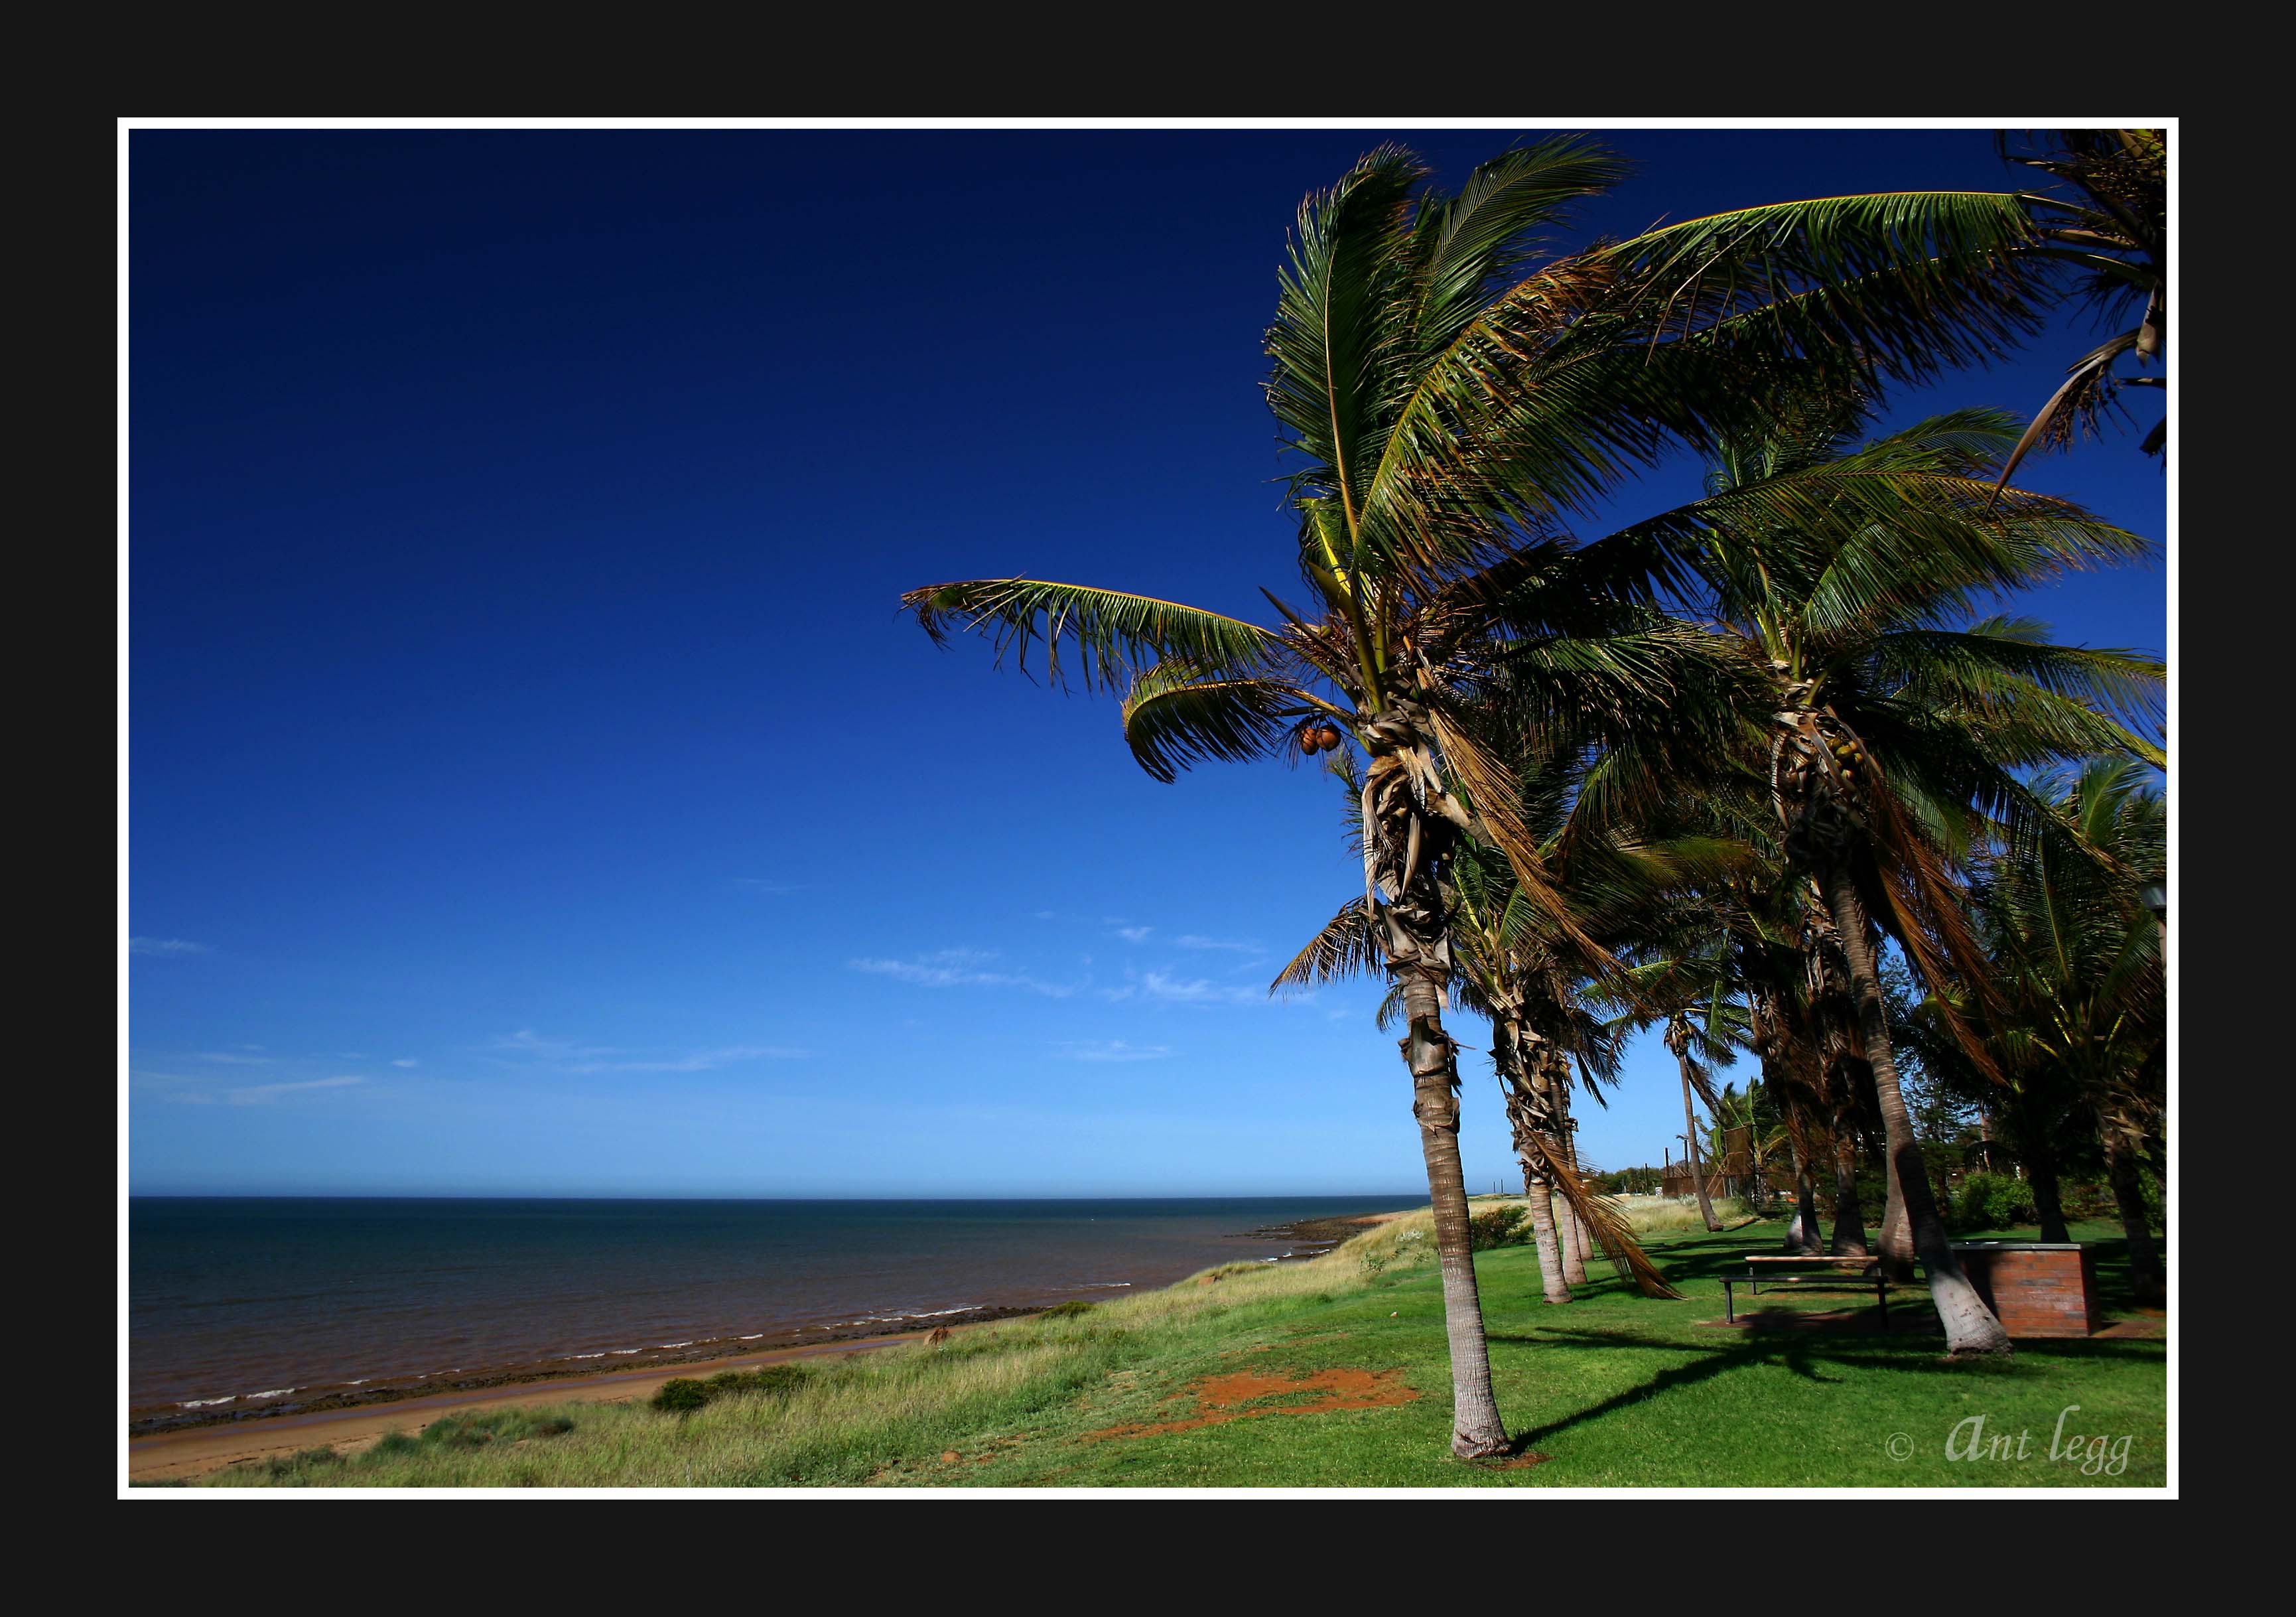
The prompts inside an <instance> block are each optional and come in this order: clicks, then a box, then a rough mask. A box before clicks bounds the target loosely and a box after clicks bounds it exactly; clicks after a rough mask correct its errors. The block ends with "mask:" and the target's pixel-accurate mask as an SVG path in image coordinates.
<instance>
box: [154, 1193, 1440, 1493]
mask: <svg viewBox="0 0 2296 1617" xmlns="http://www.w3.org/2000/svg"><path fill="white" fill-rule="evenodd" d="M1403 1217H1406V1212H1385V1213H1360V1214H1343V1215H1340V1216H1337V1217H1326V1218H1311V1219H1298V1220H1295V1221H1293V1222H1292V1223H1289V1224H1280V1225H1272V1226H1267V1227H1262V1228H1259V1229H1252V1230H1242V1231H1238V1232H1236V1233H1234V1235H1230V1236H1229V1237H1227V1238H1228V1239H1231V1240H1240V1241H1241V1240H1253V1241H1284V1242H1290V1243H1292V1244H1294V1248H1295V1250H1292V1251H1289V1252H1283V1253H1281V1254H1279V1255H1277V1256H1275V1257H1269V1258H1263V1259H1260V1260H1259V1261H1260V1262H1264V1263H1287V1262H1305V1261H1307V1260H1310V1259H1314V1258H1318V1257H1321V1256H1323V1255H1324V1253H1325V1252H1331V1251H1333V1250H1334V1249H1335V1248H1337V1247H1338V1246H1339V1245H1341V1244H1342V1243H1343V1242H1345V1241H1347V1240H1349V1238H1351V1237H1353V1236H1355V1235H1360V1234H1362V1233H1363V1232H1364V1231H1365V1230H1366V1229H1369V1228H1371V1227H1374V1226H1376V1225H1380V1224H1384V1223H1386V1222H1388V1221H1389V1220H1390V1219H1398V1218H1403ZM1126 1289H1128V1290H1135V1288H1131V1287H1127V1288H1126ZM1143 1289H1146V1290H1151V1291H1152V1290H1157V1289H1160V1288H1158V1287H1154V1286H1149V1287H1146V1288H1143ZM1135 1294H1137V1292H1136V1291H1135ZM1102 1300H1103V1299H1054V1300H1052V1301H1045V1302H1037V1303H1030V1304H991V1305H987V1306H983V1307H980V1308H977V1309H952V1310H949V1311H948V1312H947V1313H946V1314H940V1315H910V1316H905V1317H900V1318H898V1319H895V1320H890V1321H885V1322H872V1323H869V1324H864V1325H860V1326H853V1327H848V1328H840V1329H835V1330H832V1331H830V1332H826V1333H824V1334H820V1335H816V1336H813V1337H812V1338H811V1339H810V1340H801V1337H802V1336H803V1334H804V1333H805V1332H807V1331H808V1330H809V1329H811V1328H813V1327H807V1326H788V1327H783V1329H780V1330H768V1331H763V1332H760V1333H758V1345H757V1346H755V1347H742V1346H740V1345H738V1339H737V1341H736V1342H727V1341H726V1340H724V1339H719V1340H717V1341H711V1342H699V1343H694V1344H693V1345H692V1348H691V1350H686V1344H679V1347H678V1348H676V1349H671V1348H667V1347H664V1348H655V1349H651V1350H642V1352H643V1353H644V1358H642V1360H641V1362H637V1363H633V1364H630V1365H627V1366H626V1367H620V1368H617V1369H612V1370H607V1369H602V1368H594V1367H576V1366H569V1365H563V1364H562V1363H557V1362H553V1361H551V1360H542V1361H538V1362H537V1363H534V1364H529V1365H523V1366H505V1367H500V1368H498V1369H494V1370H482V1371H477V1372H473V1373H472V1374H471V1375H466V1376H457V1377H456V1378H455V1379H453V1380H447V1379H444V1378H442V1377H439V1376H436V1375H432V1376H424V1377H415V1378H400V1379H396V1380H388V1381H381V1382H378V1383H376V1384H374V1385H372V1386H363V1387H357V1388H352V1387H348V1386H347V1385H345V1384H342V1383H336V1384H332V1385H324V1384H323V1386H322V1387H320V1388H317V1389H315V1391H317V1396H316V1397H313V1398H309V1399H302V1400H299V1401H298V1402H294V1403H286V1402H272V1403H266V1404H257V1405H251V1406H242V1407H241V1408H233V1409H224V1408H213V1409H203V1408H192V1409H185V1408H182V1407H180V1406H177V1407H176V1408H171V1409H170V1408H157V1409H155V1408H146V1409H145V1410H144V1411H143V1413H142V1414H140V1415H131V1416H130V1418H129V1420H128V1422H127V1433H126V1436H127V1440H128V1466H129V1470H128V1474H129V1477H130V1480H147V1479H157V1478H160V1477H166V1476H175V1475H191V1474H195V1473H200V1472H204V1471H210V1470H217V1469H221V1468H222V1467H224V1466H227V1465H235V1464H238V1463H240V1462H241V1461H242V1460H246V1459H250V1458H258V1459H259V1458H261V1457H263V1456H265V1455H267V1454H276V1453H287V1452H292V1451H293V1450H295V1449H306V1448H311V1447H315V1446H316V1445H317V1444H319V1443H322V1442H324V1443H329V1444H335V1443H342V1442H348V1441H360V1440H362V1439H365V1440H372V1439H375V1438H380V1437H381V1435H382V1434H383V1433H384V1432H387V1431H391V1430H401V1429H405V1428H406V1425H407V1424H408V1421H409V1419H410V1418H411V1417H412V1418H414V1419H415V1427H416V1429H418V1430H419V1429H420V1427H421V1425H422V1424H428V1423H429V1421H430V1420H431V1419H435V1418H436V1417H437V1416H439V1415H441V1414H445V1413H448V1412H450V1411H451V1412H456V1413H460V1412H463V1411H469V1410H474V1409H481V1408H501V1407H504V1406H511V1405H520V1404H535V1403H548V1402H553V1401H556V1400H558V1399H568V1398H577V1399H578V1398H584V1397H588V1396H593V1395H594V1394H595V1393H597V1392H599V1391H602V1390H611V1396H610V1397H608V1398H607V1399H605V1400H604V1401H609V1402H615V1401H624V1400H627V1399H630V1398H635V1397H641V1396H650V1395H651V1394H652V1392H653V1391H655V1390H656V1389H658V1388H659V1387H660V1385H661V1383H664V1382H666V1381H669V1380H671V1379H673V1378H674V1377H676V1376H681V1375H712V1374H715V1373H717V1371H719V1370H725V1369H750V1368H756V1367H759V1366H763V1365H767V1364H774V1363H780V1362H785V1361H787V1360H790V1359H795V1358H814V1357H818V1356H820V1355H822V1354H826V1353H844V1352H857V1351H867V1350H873V1349H876V1348H883V1347H892V1346H896V1345H898V1344H899V1343H901V1342H915V1341H920V1340H922V1338H923V1337H925V1336H926V1335H927V1334H930V1333H931V1331H932V1330H934V1329H937V1328H944V1327H945V1328H947V1329H950V1330H966V1329H971V1328H972V1327H974V1326H981V1325H988V1324H993V1323H995V1322H996V1321H999V1320H1005V1319H1019V1318H1026V1317H1029V1316H1031V1315H1036V1314H1040V1313H1042V1312H1044V1311H1045V1310H1046V1309H1049V1308H1057V1307H1059V1306H1060V1305H1061V1303H1062V1301H1102ZM291 1391H292V1390H291ZM314 1427H319V1428H324V1431H325V1432H326V1435H324V1436H319V1435H316V1434H314V1433H313V1432H312V1430H311V1429H312V1428H314ZM293 1434H301V1435H300V1438H299V1440H298V1439H297V1438H296V1437H295V1436H294V1435H293ZM163 1453H165V1454H168V1455H175V1456H176V1458H175V1459H172V1460H162V1459H161V1458H160V1456H161V1455H162V1454H163ZM139 1456H147V1457H150V1458H149V1459H148V1460H147V1461H146V1462H145V1463H143V1464H138V1457H139Z"/></svg>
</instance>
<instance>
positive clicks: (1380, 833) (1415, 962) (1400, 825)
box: [1365, 757, 1508, 1459]
mask: <svg viewBox="0 0 2296 1617" xmlns="http://www.w3.org/2000/svg"><path fill="white" fill-rule="evenodd" d="M1372 772H1373V776H1374V780H1379V777H1381V776H1384V777H1385V778H1384V780H1381V781H1380V785H1381V786H1382V787H1383V788H1384V790H1383V791H1378V792H1375V791H1374V787H1373V786H1371V785H1366V787H1365V804H1366V807H1370V806H1371V804H1372V802H1373V801H1374V797H1375V796H1376V798H1377V799H1378V800H1379V807H1378V808H1377V810H1376V817H1375V818H1374V820H1373V821H1372V826H1375V827H1376V836H1375V837H1367V838H1366V846H1365V853H1366V857H1367V865H1366V874H1372V873H1373V872H1374V870H1375V871H1376V874H1377V875H1378V876H1379V878H1380V879H1381V880H1382V882H1383V884H1384V885H1385V886H1386V887H1387V889H1388V891H1389V892H1390V894H1391V895H1392V897H1391V898H1390V900H1389V902H1388V906H1387V908H1386V910H1385V912H1384V919H1385V921H1386V929H1385V930H1386V934H1387V936H1386V946H1387V971H1388V976H1389V978H1390V980H1391V981H1393V982H1394V983H1395V985H1396V986H1397V988H1398V989H1400V990H1401V991H1402V995H1403V1005H1404V1012H1405V1014H1406V1016H1408V1017H1409V1018H1410V1030H1409V1031H1408V1032H1406V1034H1405V1035H1404V1036H1403V1038H1402V1039H1401V1041H1400V1043H1399V1045H1398V1047H1399V1048H1400V1049H1401V1051H1402V1052H1403V1064H1404V1067H1405V1069H1406V1071H1409V1072H1410V1074H1411V1089H1412V1103H1411V1112H1412V1115H1413V1116H1414V1117H1415V1118H1417V1119H1418V1120H1419V1145H1420V1151H1421V1153H1422V1154H1423V1156H1424V1157H1425V1158H1426V1162H1427V1199H1428V1202H1429V1203H1430V1204H1431V1206H1432V1207H1433V1209H1434V1212H1435V1255H1436V1257H1437V1259H1438V1260H1439V1262H1440V1263H1441V1266H1442V1272H1443V1328H1444V1331H1445V1334H1447V1337H1448V1338H1449V1342H1450V1349H1451V1404H1452V1408H1451V1452H1452V1453H1453V1454H1455V1455H1456V1456H1458V1457H1460V1458H1462V1459H1472V1458H1477V1457H1482V1456H1486V1455H1496V1454H1504V1453H1505V1452H1506V1449H1507V1448H1508V1441H1507V1433H1506V1426H1505V1424H1504V1423H1503V1422H1502V1421H1501V1420H1500V1419H1499V1408H1498V1399H1497V1397H1496V1395H1495V1394H1494V1393H1493V1392H1492V1391H1491V1359H1490V1349H1489V1347H1488V1344H1487V1343H1486V1342H1484V1340H1483V1301H1482V1297H1481V1295H1480V1293H1478V1292H1477V1290H1476V1288H1475V1253H1474V1242H1473V1236H1472V1232H1471V1231H1470V1230H1469V1228H1468V1223H1467V1219H1468V1213H1467V1182H1466V1178H1465V1175H1464V1171H1463V1170H1462V1169H1461V1167H1460V1164H1459V1056H1458V1047H1457V1046H1456V1045H1455V1044H1453V1043H1452V1042H1451V1038H1450V1035H1448V1034H1447V1033H1446V1032H1445V1031H1444V1030H1443V991H1444V989H1445V988H1446V987H1447V985H1448V983H1449V981H1450V977H1451V936H1450V917H1449V915H1448V912H1447V910H1446V908H1445V907H1444V902H1443V895H1442V893H1441V891H1439V889H1438V888H1437V886H1436V883H1435V877H1434V866H1435V865H1436V864H1437V862H1438V861H1439V859H1440V858H1442V857H1443V853H1444V851H1445V849H1446V847H1447V841H1448V836H1447V830H1448V828H1447V825H1445V823H1444V822H1442V821H1440V820H1435V821H1432V822H1425V821H1421V820H1420V818H1419V811H1418V809H1417V808H1416V806H1415V804H1414V803H1413V802H1412V800H1411V797H1410V793H1409V790H1408V788H1407V786H1406V784H1405V780H1404V777H1403V776H1402V772H1401V770H1400V768H1399V767H1398V766H1397V765H1396V764H1395V761H1394V759H1393V758H1392V757H1380V758H1374V761H1373V765H1372ZM1372 826H1367V827H1366V829H1367V830H1369V829H1371V828H1372ZM1415 855H1416V856H1418V857H1417V858H1414V856H1415Z"/></svg>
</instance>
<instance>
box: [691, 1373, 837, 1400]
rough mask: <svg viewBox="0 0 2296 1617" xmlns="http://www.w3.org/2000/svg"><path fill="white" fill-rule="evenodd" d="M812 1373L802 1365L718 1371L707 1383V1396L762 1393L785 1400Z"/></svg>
mask: <svg viewBox="0 0 2296 1617" xmlns="http://www.w3.org/2000/svg"><path fill="white" fill-rule="evenodd" d="M812 1374H813V1372H812V1371H810V1370H808V1369H807V1368H806V1367H804V1366H803V1365H767V1367H765V1368H764V1369H762V1370H720V1371H718V1372H717V1375H713V1376H711V1377H710V1378H709V1383H708V1385H709V1396H710V1397H712V1398H716V1397H717V1396H718V1395H719V1394H721V1393H726V1392H763V1393H767V1394H770V1395H771V1396H773V1397H775V1398H786V1397H788V1396H789V1395H790V1394H791V1393H792V1392H794V1391H797V1390H798V1388H799V1387H800V1386H802V1385H803V1384H804V1383H805V1380H806V1377H808V1375H812Z"/></svg>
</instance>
